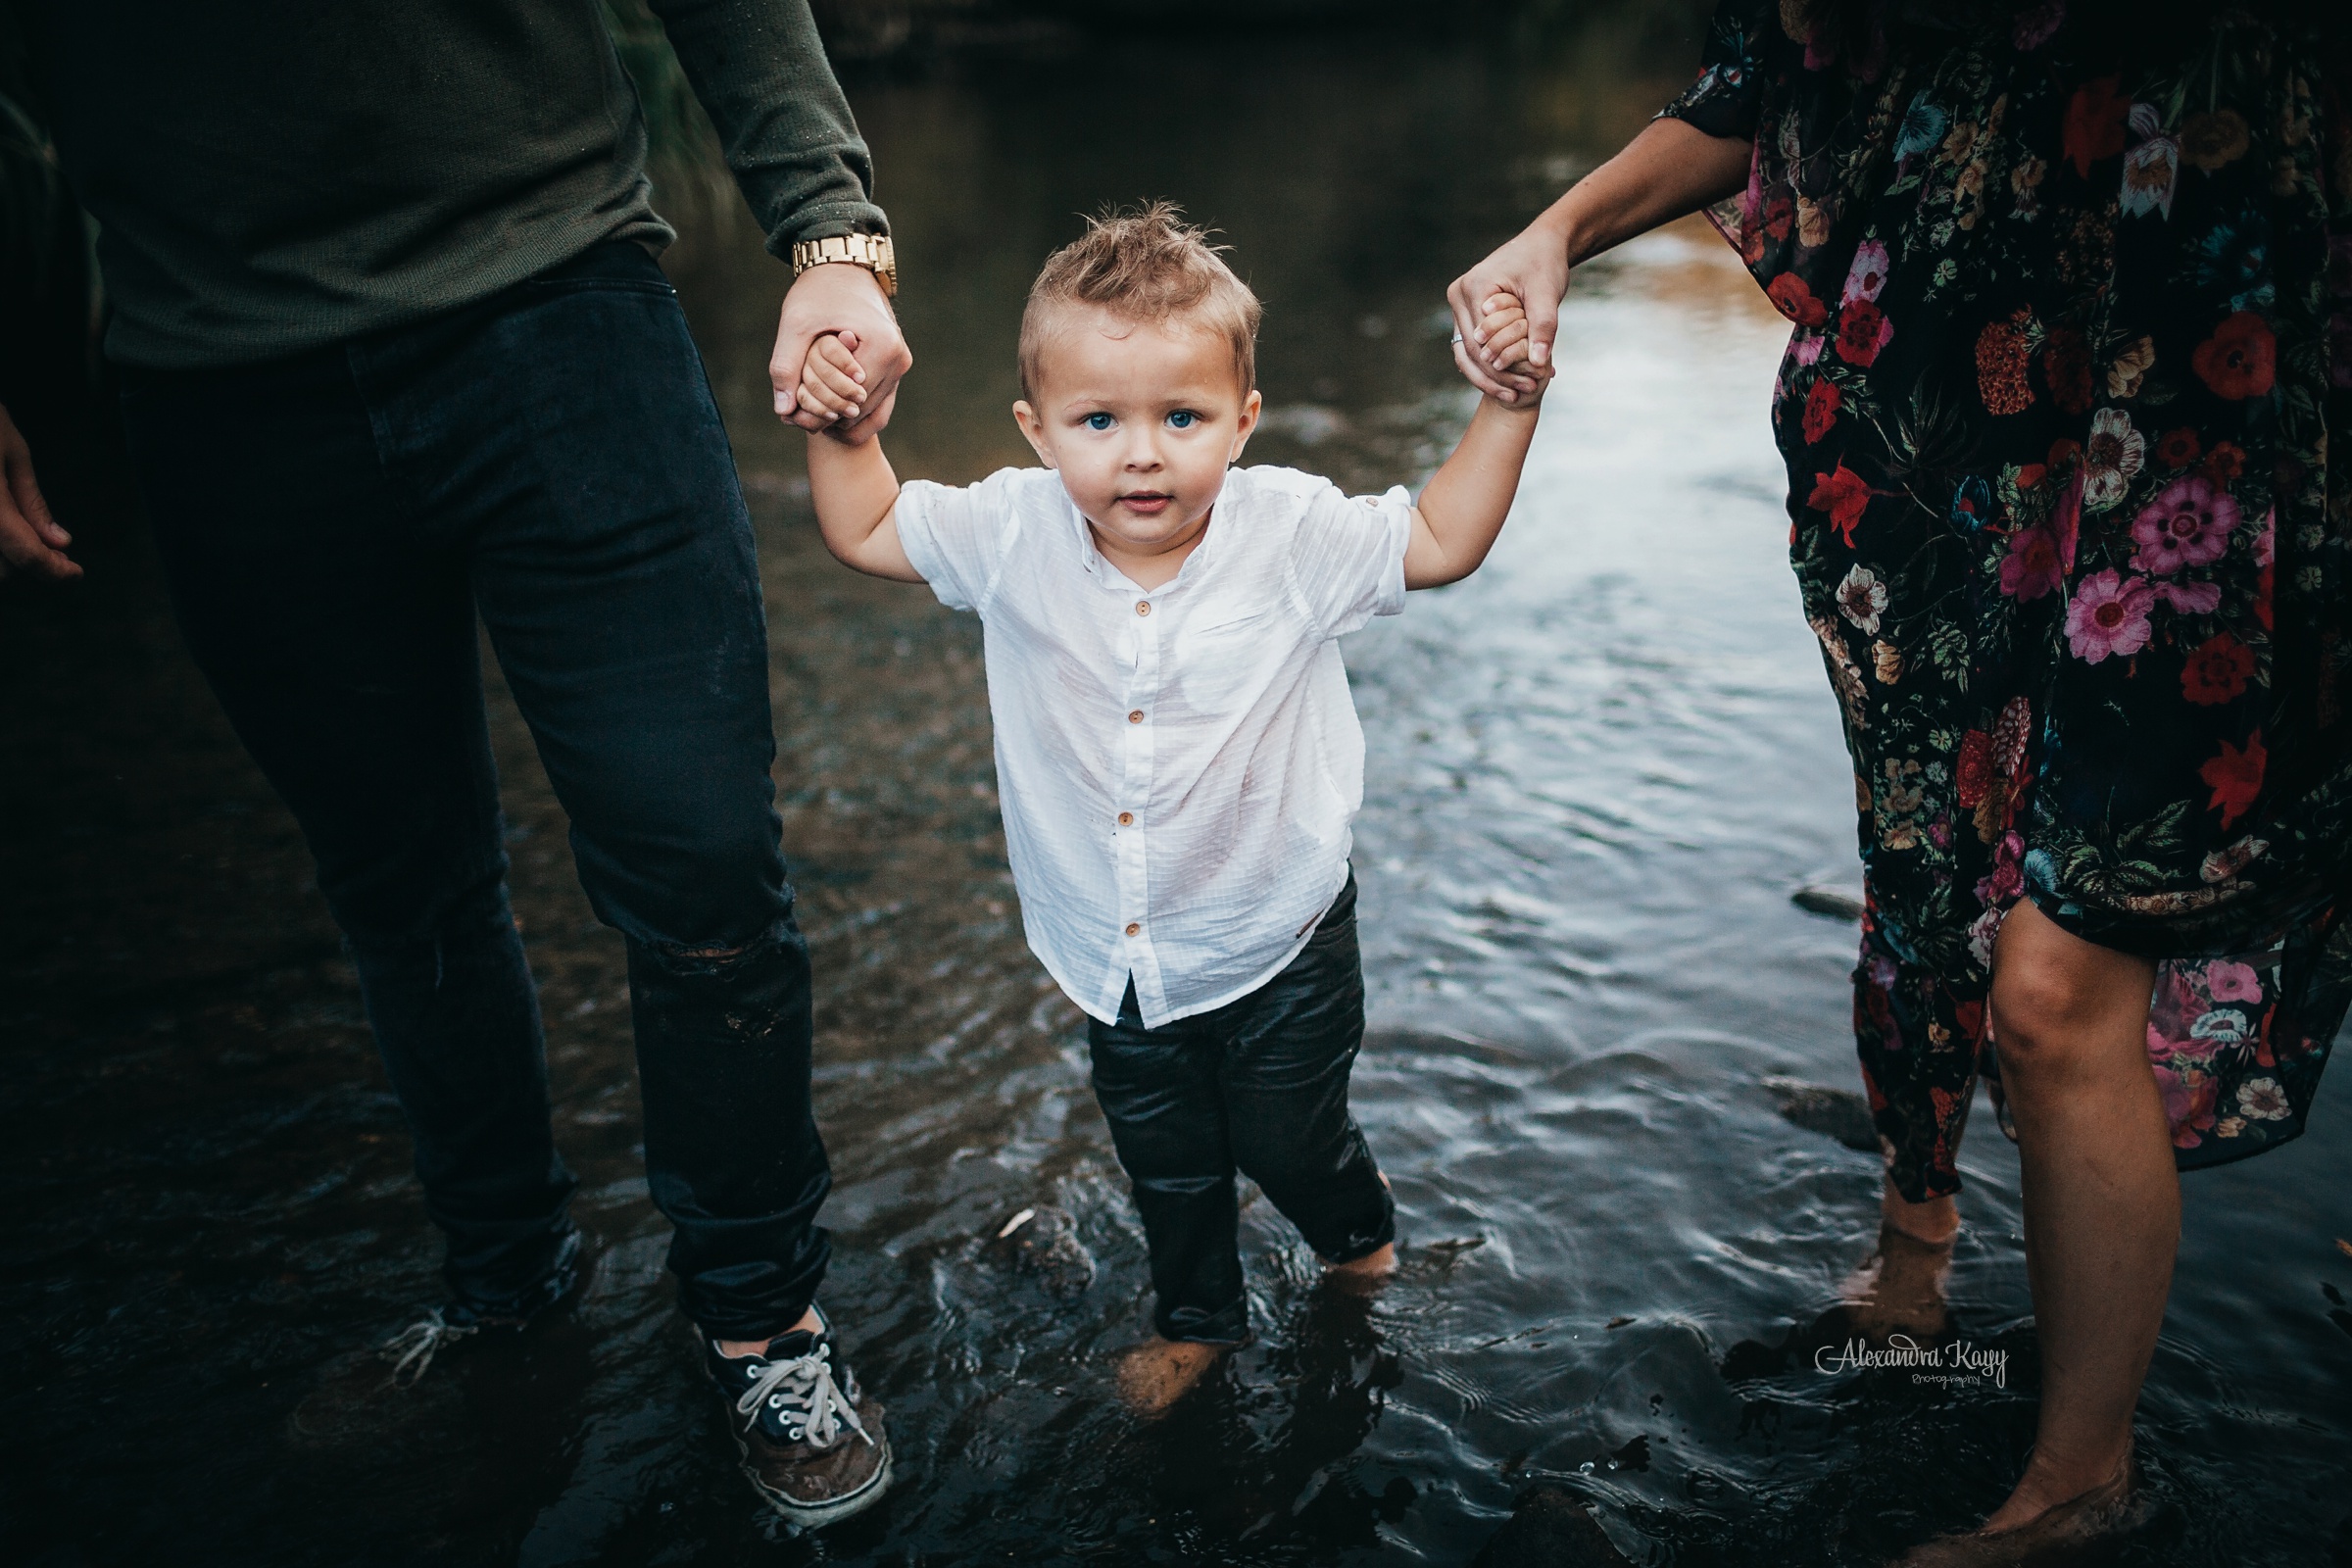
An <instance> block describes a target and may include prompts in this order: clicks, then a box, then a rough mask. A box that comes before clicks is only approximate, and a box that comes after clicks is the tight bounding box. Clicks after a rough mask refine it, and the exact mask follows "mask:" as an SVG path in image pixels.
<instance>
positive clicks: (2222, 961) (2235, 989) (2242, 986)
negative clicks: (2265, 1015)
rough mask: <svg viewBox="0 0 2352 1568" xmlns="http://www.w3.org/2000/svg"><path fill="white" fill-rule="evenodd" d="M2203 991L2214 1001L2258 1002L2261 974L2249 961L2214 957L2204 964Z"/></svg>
mask: <svg viewBox="0 0 2352 1568" xmlns="http://www.w3.org/2000/svg"><path fill="white" fill-rule="evenodd" d="M2205 992H2206V994H2207V995H2208V996H2210V997H2212V998H2213V1000H2214V1001H2216V1002H2260V1001H2261V1000H2262V976H2260V975H2258V974H2256V973H2255V972H2254V966H2253V965H2252V964H2250V963H2235V962H2232V961H2231V960H2229V959H2228V958H2216V959H2215V960H2214V961H2213V962H2211V963H2209V964H2207V965H2206V966H2205Z"/></svg>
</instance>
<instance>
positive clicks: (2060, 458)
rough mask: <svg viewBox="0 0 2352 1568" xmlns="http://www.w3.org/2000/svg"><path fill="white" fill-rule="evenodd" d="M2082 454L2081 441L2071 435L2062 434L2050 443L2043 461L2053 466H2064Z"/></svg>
mask: <svg viewBox="0 0 2352 1568" xmlns="http://www.w3.org/2000/svg"><path fill="white" fill-rule="evenodd" d="M2081 456H2082V442H2080V441H2078V440H2076V439H2075V438H2074V437H2073V436H2071V435H2062V436H2060V437H2059V438H2058V439H2057V440H2055V441H2053V442H2051V443H2050V450H2049V454H2048V456H2047V458H2046V459H2045V461H2046V462H2047V463H2048V464H2049V466H2051V467H2053V468H2064V467H2066V466H2067V465H2069V464H2071V463H2073V462H2074V461H2075V460H2076V459H2077V458H2079V457H2081Z"/></svg>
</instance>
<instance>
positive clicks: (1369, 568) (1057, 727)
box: [801, 205, 1537, 1409]
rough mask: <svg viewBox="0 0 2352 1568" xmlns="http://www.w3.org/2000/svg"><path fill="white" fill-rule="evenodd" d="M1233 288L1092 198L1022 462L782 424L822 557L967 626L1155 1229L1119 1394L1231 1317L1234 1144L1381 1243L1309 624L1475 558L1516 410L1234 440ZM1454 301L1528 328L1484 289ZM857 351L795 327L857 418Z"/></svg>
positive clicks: (1335, 632) (1217, 1344)
mask: <svg viewBox="0 0 2352 1568" xmlns="http://www.w3.org/2000/svg"><path fill="white" fill-rule="evenodd" d="M1258 315H1259V307H1258V302H1257V300H1256V298H1255V297H1254V296H1253V295H1252V294H1251V293H1250V289H1249V287H1248V285H1246V284H1244V283H1243V282H1242V280H1241V279H1240V278H1238V277H1236V276H1235V275H1234V273H1233V272H1232V270H1230V269H1229V268H1227V267H1226V265H1225V263H1224V262H1223V261H1222V260H1221V259H1220V258H1219V256H1218V254H1217V252H1216V250H1215V249H1214V248H1213V247H1211V246H1210V245H1209V244H1208V243H1207V242H1206V240H1205V239H1204V238H1203V236H1202V235H1201V232H1200V231H1199V230H1197V229H1194V228H1190V227H1188V226H1185V225H1184V224H1182V223H1181V222H1180V221H1178V215H1177V214H1176V212H1175V210H1174V209H1172V208H1169V207H1167V206H1165V205H1160V206H1154V207H1152V208H1150V209H1148V210H1146V211H1144V212H1142V213H1139V214H1135V215H1132V216H1121V217H1113V218H1108V219H1104V220H1101V221H1095V222H1094V223H1093V224H1092V225H1091V226H1090V227H1089V229H1088V232H1087V234H1086V236H1085V237H1084V238H1083V239H1080V240H1078V241H1077V242H1076V243H1074V244H1072V245H1070V246H1068V247H1067V248H1065V249H1063V250H1061V251H1059V252H1057V253H1056V254H1055V255H1054V257H1053V258H1052V259H1051V260H1049V261H1048V262H1047V263H1046V266H1045V270H1044V271H1043V272H1041V273H1040V274H1039V276H1038V279H1037V282H1036V284H1035V285H1034V286H1033V287H1032V289H1031V290H1030V295H1029V304H1028V309H1027V312H1026V314H1025V315H1024V317H1023V319H1022V322H1021V340H1020V367H1021V390H1022V398H1021V401H1019V402H1017V403H1015V404H1014V405H1013V410H1012V412H1013V417H1014V418H1015V419H1016V420H1018V421H1019V424H1020V427H1021V433H1022V434H1023V435H1025V436H1026V437H1027V438H1028V440H1029V443H1030V445H1031V446H1032V447H1034V448H1035V449H1036V451H1037V455H1038V458H1039V459H1040V461H1041V462H1043V464H1044V465H1045V466H1044V467H1042V468H1005V469H1003V470H1001V471H1000V472H998V473H995V474H992V475H990V476H989V477H988V478H986V479H984V480H982V481H981V482H980V483H978V484H976V485H972V486H970V487H968V488H961V489H957V488H951V487H949V486H946V485H940V484H933V483H930V482H928V481H925V480H920V479H917V480H910V481H908V482H907V483H906V484H903V485H902V484H901V483H900V482H899V479H898V477H897V475H896V474H895V473H894V472H893V471H892V469H891V466H890V463H889V461H888V460H887V459H886V458H884V456H883V454H882V449H881V446H880V445H879V443H877V442H873V441H868V442H865V443H863V444H860V445H857V446H850V445H845V444H843V443H841V442H839V441H834V440H830V439H815V438H812V439H811V440H810V442H809V486H810V492H811V495H812V498H813V500H814V502H815V507H816V515H817V520H818V523H819V525H820V526H821V527H822V529H823V531H824V537H825V543H826V545H827V546H828V547H829V548H830V549H831V550H832V552H833V554H834V555H835V556H837V557H839V558H840V559H841V560H842V561H843V562H844V563H846V564H849V565H851V566H854V567H856V568H857V569H858V570H859V571H863V572H868V573H871V574H872V575H874V576H878V577H889V578H894V579H896V580H899V581H903V582H927V583H929V584H930V585H931V588H932V591H933V592H934V593H936V594H938V596H939V598H940V600H941V601H942V602H943V603H945V604H947V605H948V606H950V607H951V608H954V609H957V610H970V611H975V612H977V613H979V615H980V618H981V622H982V624H983V626H984V627H985V638H986V649H987V669H988V692H989V705H990V709H991V712H992V715H993V717H994V720H995V725H996V753H997V777H998V782H999V792H1000V795H1001V797H1002V799H1003V802H1004V811H1005V845H1006V848H1007V850H1008V852H1009V855H1010V858H1011V862H1012V873H1013V881H1014V884H1015V886H1016V887H1017V888H1018V889H1019V892H1020V895H1021V909H1022V918H1023V923H1024V925H1025V928H1026V930H1027V933H1028V937H1029V945H1030V947H1031V949H1032V950H1033V951H1034V952H1035V953H1036V954H1037V956H1038V958H1039V960H1040V961H1042V962H1043V963H1044V964H1045V966H1046V969H1047V971H1048V972H1049V973H1050V974H1052V975H1053V977H1054V980H1055V981H1056V982H1058V983H1059V984H1060V986H1061V988H1062V990H1063V991H1064V992H1066V993H1067V994H1068V995H1069V997H1070V1000H1071V1001H1073V1002H1075V1003H1076V1004H1077V1005H1079V1006H1080V1007H1081V1008H1082V1009H1084V1010H1085V1012H1086V1014H1087V1016H1088V1019H1089V1020H1090V1021H1089V1028H1088V1037H1089V1042H1090V1045H1091V1048H1092V1056H1093V1065H1094V1086H1095V1093H1096V1096H1097V1098H1098V1099H1099V1100H1100V1101H1101V1103H1102V1106H1103V1115H1104V1116H1105V1117H1106V1118H1107V1119H1108V1121H1109V1123H1110V1130H1111V1138H1112V1141H1113V1143H1114V1144H1115V1146H1116V1148H1117V1150H1118V1155H1119V1162H1120V1164H1121V1165H1123V1166H1124V1167H1125V1168H1126V1171H1127V1175H1128V1177H1129V1179H1130V1180H1131V1181H1132V1182H1133V1183H1134V1189H1135V1200H1136V1206H1137V1207H1138V1208H1139V1209H1140V1210H1141V1211H1142V1214H1143V1221H1144V1233H1145V1236H1146V1238H1147V1240H1148V1242H1149V1243H1150V1247H1151V1254H1152V1287H1153V1290H1154V1291H1155V1293H1156V1295H1157V1298H1158V1309H1157V1313H1156V1316H1155V1324H1156V1328H1157V1330H1158V1337H1157V1338H1156V1339H1155V1340H1153V1341H1152V1342H1151V1343H1149V1344H1147V1345H1146V1346H1144V1347H1142V1348H1139V1349H1138V1350H1137V1351H1136V1352H1131V1354H1130V1356H1129V1357H1128V1359H1127V1361H1126V1362H1125V1363H1124V1365H1123V1366H1122V1368H1121V1384H1122V1390H1123V1392H1124V1393H1125V1394H1126V1395H1127V1397H1129V1398H1130V1400H1131V1401H1133V1402H1135V1403H1136V1404H1138V1405H1139V1406H1141V1407H1144V1408H1147V1409H1156V1408H1159V1407H1162V1406H1164V1405H1165V1404H1166V1403H1168V1402H1169V1401H1171V1400H1172V1399H1173V1398H1174V1397H1176V1396H1177V1395H1179V1394H1181V1393H1182V1392H1183V1391H1184V1390H1185V1389H1186V1388H1188V1387H1190V1386H1191V1385H1192V1384H1193V1383H1194V1382H1195V1381H1197V1380H1198V1379H1199V1377H1200V1375H1201V1373H1202V1372H1204V1371H1205V1370H1206V1369H1207V1367H1208V1366H1209V1365H1210V1364H1211V1363H1212V1362H1213V1361H1214V1359H1215V1357H1216V1355H1217V1354H1218V1352H1219V1351H1220V1350H1222V1349H1224V1348H1230V1347H1232V1346H1234V1345H1237V1344H1239V1343H1240V1342H1241V1341H1242V1340H1243V1339H1245V1338H1246V1337H1247V1335H1248V1331H1249V1322H1248V1310H1249V1309H1248V1300H1247V1297H1246V1295H1245V1293H1244V1288H1243V1280H1242V1267H1241V1258H1240V1254H1239V1251H1238V1249H1237V1245H1236V1226H1237V1219H1238V1214H1237V1208H1236V1201H1235V1194H1234V1173H1235V1171H1236V1170H1237V1169H1238V1170H1240V1171H1241V1172H1242V1173H1243V1174H1245V1175H1248V1176H1249V1177H1250V1178H1251V1179H1252V1180H1254V1181H1255V1182H1256V1183H1257V1184H1258V1186H1259V1187H1260V1189H1262V1190H1263V1191H1264V1193H1265V1195H1266V1197H1267V1198H1268V1199H1269V1200H1270V1201H1272V1202H1273V1203H1274V1205H1275V1206H1276V1207H1277V1208H1279V1209H1280V1210H1281V1211H1282V1213H1283V1214H1284V1215H1285V1216H1286V1217H1287V1218H1289V1219H1290V1221H1291V1222H1292V1223H1293V1224H1295V1225H1297V1226H1298V1227H1299V1233H1300V1234H1301V1235H1302V1236H1303V1237H1304V1238H1305V1239H1306V1241H1307V1244H1308V1245H1309V1246H1311V1247H1312V1248H1313V1249H1314V1250H1315V1251H1316V1253H1317V1254H1318V1255H1319V1256H1321V1257H1322V1259H1323V1260H1324V1262H1325V1264H1326V1265H1327V1266H1328V1267H1330V1268H1332V1269H1334V1270H1336V1271H1340V1272H1342V1273H1344V1274H1347V1275H1351V1276H1356V1277H1359V1278H1378V1277H1379V1276H1381V1275H1384V1274H1386V1273H1387V1272H1389V1271H1390V1270H1391V1269H1392V1268H1394V1266H1395V1259H1396V1248H1395V1246H1394V1238H1395V1233H1396V1224H1395V1205H1394V1203H1393V1202H1392V1201H1391V1199H1390V1197H1389V1192H1388V1188H1387V1184H1386V1182H1385V1181H1384V1180H1383V1178H1382V1177H1381V1175H1380V1170H1379V1167H1378V1166H1377V1165H1376V1164H1375V1163H1374V1162H1373V1159H1372V1154H1371V1152H1370V1151H1369V1150H1368V1149H1367V1148H1366V1147H1365V1144H1364V1137H1363V1134H1362V1132H1361V1131H1360V1130H1359V1129H1358V1128H1357V1126H1356V1123H1355V1120H1354V1118H1353V1117H1352V1116H1351V1115H1350V1114H1349V1112H1348V1069H1349V1067H1350V1065H1351V1064H1352V1063H1353V1061H1354V1059H1355V1054H1356V1048H1357V1046H1358V1044H1359V1042H1360V1041H1361V1039H1362V1036H1363V1028H1364V988H1363V974H1362V967H1361V964H1360V961H1359V959H1358V956H1357V951H1356V938H1355V883H1354V878H1353V876H1352V875H1351V874H1350V872H1349V870H1348V846H1349V832H1350V827H1351V824H1352V823H1353V821H1354V818H1355V813H1356V809H1357V808H1358V806H1359V805H1360V804H1361V801H1362V796H1363V757H1364V742H1363V732H1362V730H1361V729H1360V728H1358V726H1357V723H1356V716H1355V709H1354V705H1353V703H1352V702H1351V700H1350V699H1349V696H1348V676H1347V671H1346V669H1345V668H1344V667H1343V666H1342V664H1341V662H1340V652H1339V645H1338V639H1339V638H1340V637H1342V636H1344V635H1346V634H1347V633H1348V632H1350V631H1353V630H1355V629H1356V628H1358V627H1360V626H1362V625H1363V624H1364V623H1365V622H1366V621H1367V620H1368V619H1370V618H1371V617H1372V616H1374V615H1385V614H1395V613H1397V611H1399V610H1400V609H1402V608H1403V602H1404V593H1405V590H1406V589H1408V588H1432V587H1437V586H1439V585H1440V584H1443V583H1449V582H1453V581H1455V580H1456V579H1458V578H1461V577H1464V576H1467V575H1468V574H1469V573H1470V572H1472V571H1474V570H1476V569H1477V567H1478V565H1479V563H1480V562H1482V561H1484V560H1485V559H1486V555H1487V551H1488V549H1489V547H1490V546H1492V545H1493V543H1494V541H1495V534H1496V533H1497V532H1498V531H1499V530H1500V529H1501V526H1502V521H1503V516H1504V515H1505V513H1507V512H1508V511H1509V508H1510V504H1511V497H1512V495H1513V493H1514V491H1515V490H1516V489H1517V487H1518V482H1519V471H1520V466H1521V465H1522V463H1523V462H1524V460H1525V458H1526V455H1527V447H1528V441H1529V438H1530V436H1531V435H1532V434H1533V432H1534V429H1535V423H1536V401H1537V400H1536V399H1534V398H1526V399H1522V400H1521V402H1520V403H1519V404H1518V405H1517V406H1515V407H1513V406H1506V405H1504V404H1501V403H1498V402H1495V401H1493V400H1486V401H1483V402H1482V403H1481V405H1480V407H1479V409H1478V412H1477V414H1476V416H1475V417H1473V418H1472V420H1471V423H1470V428H1469V431H1468V433H1466V434H1465V435H1464V436H1463V437H1462V441H1461V444H1460V446H1458V447H1457V448H1456V449H1455V450H1454V453H1453V455H1452V456H1451V457H1450V458H1448V459H1447V460H1446V464H1445V466H1443V467H1441V468H1440V469H1439V470H1438V472H1437V474H1436V476H1435V477H1434V478H1432V479H1431V480H1430V482H1429V485H1428V487H1427V488H1426V489H1424V490H1423V491H1422V493H1421V498H1420V502H1419V504H1418V505H1415V504H1414V503H1413V502H1412V501H1411V500H1410V499H1408V498H1407V496H1406V494H1405V492H1404V491H1403V490H1402V489H1394V490H1391V491H1389V492H1388V493H1387V494H1386V495H1383V496H1367V497H1360V498H1356V499H1352V500H1351V499H1349V498H1348V496H1346V495H1343V494H1342V493H1341V492H1340V490H1339V489H1338V488H1337V487H1336V486H1334V485H1333V484H1332V483H1331V482H1330V481H1328V480H1326V479H1321V478H1317V477H1315V476H1313V475H1310V474H1305V473H1300V472H1298V471H1296V470H1293V469H1289V468H1278V467H1252V468H1240V467H1234V466H1232V465H1233V464H1234V463H1235V462H1236V460H1238V459H1239V458H1240V457H1241V454H1242V449H1243V447H1244V445H1245V444H1246V443H1247V442H1248V441H1249V439H1250V432H1251V431H1252V430H1254V429H1255V428H1256V426H1257V421H1258V413H1259V398H1258V394H1257V392H1256V390H1255V386H1254V383H1255V356H1256V334H1257V323H1258ZM1484 324H1485V326H1486V328H1487V331H1488V332H1489V334H1490V337H1491V338H1498V337H1501V336H1504V335H1507V334H1508V333H1510V332H1512V331H1523V330H1524V326H1523V318H1522V316H1521V313H1520V311H1519V306H1518V303H1517V302H1516V301H1515V300H1512V299H1510V298H1508V297H1507V296H1496V297H1495V299H1494V300H1492V301H1490V302H1489V308H1488V316H1487V319H1486V321H1485V323H1484ZM855 347H856V345H855V344H854V343H846V342H844V341H842V340H839V339H834V338H820V339H819V340H818V341H817V343H816V345H815V346H814V347H812V348H811V349H810V351H809V358H808V361H807V363H806V365H805V367H804V370H803V375H802V382H801V400H802V403H803V405H804V406H805V407H806V408H808V409H809V410H810V411H811V412H816V413H823V414H831V415H837V416H842V417H844V418H845V419H855V418H856V417H858V413H859V412H860V408H861V404H862V399H863V386H862V383H861V380H860V375H859V372H858V367H857V361H856V359H855V357H854V355H853V354H852V352H851V350H853V349H854V348H855Z"/></svg>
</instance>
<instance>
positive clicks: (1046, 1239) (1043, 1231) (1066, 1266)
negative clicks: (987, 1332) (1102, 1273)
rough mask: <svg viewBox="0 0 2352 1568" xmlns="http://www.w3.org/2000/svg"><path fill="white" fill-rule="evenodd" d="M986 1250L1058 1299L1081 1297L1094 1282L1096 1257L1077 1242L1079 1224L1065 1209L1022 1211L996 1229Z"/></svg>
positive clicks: (1050, 1207)
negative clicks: (1001, 1256)
mask: <svg viewBox="0 0 2352 1568" xmlns="http://www.w3.org/2000/svg"><path fill="white" fill-rule="evenodd" d="M989 1247H990V1250H993V1251H996V1252H998V1253H1000V1254H1002V1255H1004V1256H1005V1257H1007V1258H1009V1259H1010V1260H1011V1262H1012V1263H1013V1265H1014V1266H1015V1267H1017V1268H1019V1269H1020V1270H1021V1272H1023V1273H1025V1274H1031V1275H1034V1276H1036V1278H1037V1281H1038V1283H1039V1284H1041V1285H1043V1286H1044V1287H1045V1288H1046V1294H1047V1295H1049V1296H1053V1297H1055V1298H1058V1299H1062V1300H1067V1299H1070V1298H1072V1297H1075V1296H1082V1295H1084V1294H1085V1292H1086V1289H1087V1287H1088V1286H1090V1285H1092V1284H1094V1283H1095V1255H1094V1254H1093V1253H1092V1252H1090V1251H1088V1250H1086V1244H1085V1243H1084V1242H1082V1241H1080V1240H1079V1239H1078V1221H1077V1219H1076V1218H1075V1217H1074V1216H1073V1215H1072V1214H1071V1213H1070V1211H1069V1210H1068V1209H1066V1208H1060V1207H1057V1206H1055V1205H1054V1204H1052V1203H1041V1204H1039V1205H1037V1206H1036V1207H1034V1208H1024V1209H1022V1210H1021V1211H1020V1212H1019V1213H1017V1214H1014V1215H1013V1216H1012V1217H1011V1218H1009V1219H1007V1220H1006V1221H1005V1223H1004V1224H1003V1225H1002V1226H1001V1227H999V1228H998V1230H997V1233H996V1235H995V1237H994V1238H992V1239H991V1241H990V1242H989Z"/></svg>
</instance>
